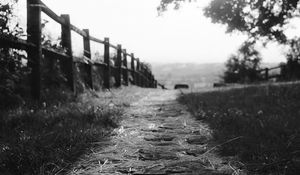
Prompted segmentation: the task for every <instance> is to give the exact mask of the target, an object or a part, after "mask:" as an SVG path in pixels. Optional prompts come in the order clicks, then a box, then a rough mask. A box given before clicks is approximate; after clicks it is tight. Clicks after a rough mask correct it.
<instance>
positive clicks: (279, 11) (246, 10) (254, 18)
mask: <svg viewBox="0 0 300 175" xmlns="http://www.w3.org/2000/svg"><path fill="white" fill-rule="evenodd" d="M299 1H300V0H212V1H211V3H210V4H209V5H208V6H207V7H206V8H205V9H204V14H205V16H207V17H209V18H211V20H212V22H213V23H221V24H225V25H227V32H233V31H240V32H243V33H245V34H247V35H248V36H249V38H254V39H266V40H276V41H279V42H280V43H285V42H286V41H287V39H286V35H285V34H284V26H285V24H287V23H289V22H290V19H292V18H294V17H299V16H300V11H299V9H300V5H299ZM182 2H185V0H161V3H160V6H159V8H158V10H159V11H164V10H166V9H167V6H169V5H170V4H175V9H177V8H179V7H180V4H181V3H182Z"/></svg>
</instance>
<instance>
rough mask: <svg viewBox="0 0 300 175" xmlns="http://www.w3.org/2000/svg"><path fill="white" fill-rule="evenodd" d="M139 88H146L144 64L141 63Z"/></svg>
mask: <svg viewBox="0 0 300 175" xmlns="http://www.w3.org/2000/svg"><path fill="white" fill-rule="evenodd" d="M140 70H141V71H140V72H141V87H145V86H146V74H145V69H144V64H143V63H141V69H140Z"/></svg>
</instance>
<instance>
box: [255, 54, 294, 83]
mask: <svg viewBox="0 0 300 175" xmlns="http://www.w3.org/2000/svg"><path fill="white" fill-rule="evenodd" d="M294 61H296V62H297V63H298V64H299V61H300V58H298V59H296V60H294ZM285 67H286V65H284V64H283V65H279V66H275V67H271V68H263V69H260V70H257V72H258V73H259V74H261V75H262V76H263V78H264V80H269V79H272V78H282V76H283V75H282V72H281V71H282V70H284V68H285ZM274 70H279V71H280V72H279V73H277V74H271V73H270V71H274Z"/></svg>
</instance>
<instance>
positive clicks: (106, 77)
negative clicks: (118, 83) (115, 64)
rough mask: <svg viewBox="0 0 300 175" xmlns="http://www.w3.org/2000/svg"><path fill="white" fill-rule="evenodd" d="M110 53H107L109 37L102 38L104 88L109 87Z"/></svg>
mask: <svg viewBox="0 0 300 175" xmlns="http://www.w3.org/2000/svg"><path fill="white" fill-rule="evenodd" d="M109 57H110V53H109V38H104V63H105V64H106V67H105V69H104V88H106V89H109V88H110V58H109Z"/></svg>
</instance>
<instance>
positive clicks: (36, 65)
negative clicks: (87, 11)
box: [0, 0, 157, 99]
mask: <svg viewBox="0 0 300 175" xmlns="http://www.w3.org/2000/svg"><path fill="white" fill-rule="evenodd" d="M42 12H43V13H45V14H46V15H47V16H49V17H50V18H52V19H53V20H54V21H56V22H57V23H59V24H60V25H61V30H62V33H61V39H62V42H61V43H62V47H63V48H64V49H65V50H66V51H65V53H61V52H58V51H56V50H53V49H49V48H46V47H43V46H42V38H41V35H42V24H41V13H42ZM71 31H74V32H75V33H77V34H79V35H80V36H82V38H83V48H84V52H83V53H84V55H83V57H80V58H79V57H75V56H73V51H72V42H71ZM90 41H94V42H96V43H99V44H103V45H104V62H99V61H93V60H92V59H91V56H92V55H91V47H90ZM0 47H2V48H3V47H6V48H15V49H21V50H26V51H27V54H28V60H29V61H30V63H31V64H29V65H28V66H30V68H31V70H32V71H31V75H30V76H31V95H32V96H33V97H34V98H36V99H39V98H40V93H41V60H42V57H43V55H44V56H45V57H50V58H51V59H53V58H55V59H60V60H62V61H61V62H62V65H61V67H62V71H63V73H64V75H65V76H66V79H67V84H68V86H69V87H70V89H71V90H73V91H75V90H76V88H75V80H74V79H75V77H74V74H75V70H74V63H81V64H84V65H85V66H84V67H85V71H86V72H85V73H87V74H88V79H89V80H88V83H87V84H88V86H89V87H90V88H93V87H94V80H93V76H92V69H93V66H98V67H99V66H100V67H102V69H103V77H102V78H103V87H104V88H107V89H109V88H110V87H111V85H110V84H111V83H110V79H111V77H115V80H116V82H115V86H116V87H120V86H121V85H122V83H123V84H125V85H128V84H129V82H131V83H132V84H135V85H137V86H141V87H152V88H156V87H157V81H156V80H155V78H154V76H153V74H152V72H151V71H150V70H149V69H148V68H147V66H146V65H145V64H143V63H141V62H140V59H138V58H136V57H135V56H134V54H133V53H131V54H129V53H127V50H126V49H123V48H122V45H117V46H115V45H113V44H111V43H110V42H109V38H104V40H101V39H98V38H96V37H93V36H91V35H90V34H89V30H88V29H83V30H81V29H79V28H78V27H76V26H74V25H72V24H71V22H70V16H69V15H67V14H62V15H60V16H59V15H57V14H56V13H55V12H54V11H52V10H51V9H50V8H48V7H47V6H46V5H45V4H44V3H43V2H42V1H41V0H27V40H22V39H19V38H11V37H8V36H5V35H2V36H0ZM110 48H113V49H116V50H117V58H116V64H115V65H111V56H110ZM127 57H130V58H131V60H130V65H131V66H130V68H128V64H127V63H128V60H127ZM112 70H113V71H112ZM112 72H114V73H113V74H114V75H112ZM129 75H130V76H131V77H132V78H131V80H129ZM122 80H123V82H122Z"/></svg>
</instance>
